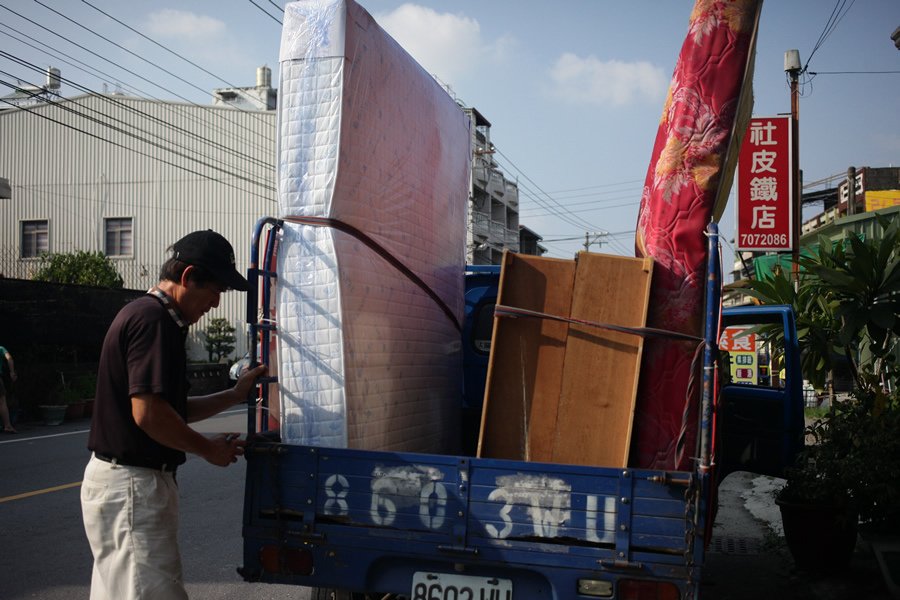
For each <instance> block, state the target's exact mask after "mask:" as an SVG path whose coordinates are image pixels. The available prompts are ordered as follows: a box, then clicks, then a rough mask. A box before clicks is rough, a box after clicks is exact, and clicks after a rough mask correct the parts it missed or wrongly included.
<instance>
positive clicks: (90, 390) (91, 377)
mask: <svg viewBox="0 0 900 600" xmlns="http://www.w3.org/2000/svg"><path fill="white" fill-rule="evenodd" d="M72 389H74V390H76V393H77V395H78V397H79V398H80V399H81V401H82V402H83V403H84V411H83V415H82V416H84V417H90V416H91V415H92V414H93V412H94V396H95V395H96V393H97V376H96V375H95V374H94V373H82V374H81V375H79V376H78V377H76V378H75V380H74V381H73V382H72Z"/></svg>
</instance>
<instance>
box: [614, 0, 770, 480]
mask: <svg viewBox="0 0 900 600" xmlns="http://www.w3.org/2000/svg"><path fill="white" fill-rule="evenodd" d="M761 5H762V2H761V1H760V0H744V1H743V2H733V3H720V2H717V3H709V2H704V1H702V0H698V1H697V2H696V4H695V7H694V10H693V12H692V13H691V18H690V23H689V30H688V34H687V36H686V37H685V40H684V43H683V45H682V48H681V53H680V54H679V57H678V62H677V63H676V65H675V74H674V75H673V77H672V83H671V85H670V87H669V96H668V98H667V99H666V104H665V107H664V109H663V115H662V119H661V121H660V124H659V128H658V130H657V135H656V142H655V145H654V148H653V153H652V156H651V160H650V167H649V169H648V170H647V177H646V180H645V183H644V191H643V195H642V197H641V208H640V212H639V215H638V223H637V228H636V229H637V231H636V240H635V246H636V254H637V256H639V257H652V258H653V259H654V260H655V266H654V272H653V285H652V287H651V291H650V313H649V315H648V318H647V324H648V325H649V326H650V327H656V328H661V329H668V330H671V331H675V332H678V333H685V334H688V335H693V336H698V337H699V336H700V335H702V329H703V308H704V307H703V302H704V284H705V281H706V277H705V274H706V264H707V262H706V261H707V239H706V235H705V229H706V226H707V224H708V223H709V222H710V221H711V220H713V219H716V220H718V218H719V216H720V215H721V213H722V210H723V209H724V206H725V202H726V201H727V198H728V192H729V190H730V186H731V178H732V173H733V170H734V163H735V161H736V160H737V154H738V153H737V148H739V147H740V146H739V144H738V143H737V142H738V139H739V137H740V136H738V135H733V132H743V131H744V130H745V129H746V124H747V119H748V118H749V116H750V108H751V106H752V92H751V89H750V88H751V86H750V83H751V81H752V73H753V53H754V46H755V31H756V25H757V23H758V19H759V9H760V7H761ZM695 349H696V344H694V343H693V342H683V341H678V340H674V339H660V338H653V339H648V340H647V342H646V344H645V347H644V356H643V362H642V368H641V380H640V384H639V391H638V405H637V411H636V413H635V414H636V415H637V417H636V421H635V423H634V437H633V440H634V444H633V448H632V453H631V464H632V466H634V467H643V468H650V469H679V470H692V469H693V468H694V465H695V460H696V459H697V458H698V450H699V449H698V446H697V444H698V436H697V431H698V422H699V419H700V418H701V415H700V410H699V393H698V392H699V390H700V385H699V383H698V382H699V373H697V372H693V365H692V358H693V356H694V353H695ZM704 418H708V415H706V416H704Z"/></svg>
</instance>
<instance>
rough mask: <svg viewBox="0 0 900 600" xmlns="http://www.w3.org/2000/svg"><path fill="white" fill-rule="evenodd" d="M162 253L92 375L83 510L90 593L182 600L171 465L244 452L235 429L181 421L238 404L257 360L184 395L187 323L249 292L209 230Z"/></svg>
mask: <svg viewBox="0 0 900 600" xmlns="http://www.w3.org/2000/svg"><path fill="white" fill-rule="evenodd" d="M169 250H170V251H171V252H172V255H171V257H170V258H169V259H168V260H167V261H166V262H165V263H164V264H163V266H162V268H161V269H160V275H159V283H158V284H157V285H156V286H155V287H153V288H152V289H150V290H149V291H148V292H147V294H146V295H144V296H142V297H140V298H138V299H136V300H133V301H132V302H130V303H128V304H127V305H126V306H125V307H124V308H122V310H120V311H119V313H118V315H116V318H115V319H114V320H113V323H112V325H110V327H109V330H108V331H107V333H106V338H105V339H104V342H103V348H102V351H101V355H100V365H99V369H98V374H97V394H96V400H95V404H94V414H93V420H92V422H91V431H90V435H89V437H88V449H90V450H91V451H92V455H91V458H90V460H89V462H88V464H87V467H86V468H85V473H84V481H83V482H82V484H81V509H82V516H83V518H84V529H85V533H86V534H87V538H88V542H89V543H90V546H91V552H92V553H93V556H94V567H93V572H92V576H91V600H129V599H142V600H148V599H151V598H152V599H156V598H159V599H165V600H178V599H183V598H187V592H186V591H185V588H184V581H183V578H182V567H181V555H180V551H179V548H178V541H177V535H178V493H177V484H176V479H175V471H176V469H177V467H178V466H179V465H181V464H182V463H184V462H185V459H186V453H188V452H190V453H192V454H196V455H198V456H200V457H202V458H204V459H205V460H206V461H207V462H209V463H211V464H213V465H217V466H222V467H224V466H228V465H230V464H231V463H234V462H236V461H237V458H238V456H240V455H241V454H243V448H244V445H245V442H244V441H243V440H241V439H240V438H239V435H238V434H237V433H223V434H219V435H217V436H214V437H206V436H204V435H202V434H200V433H198V432H196V431H194V430H193V429H191V428H190V427H189V426H188V423H192V422H195V421H200V420H202V419H206V418H208V417H211V416H213V415H216V414H218V413H220V412H222V411H223V410H225V409H227V408H230V407H232V406H234V405H236V404H239V403H241V402H244V401H245V400H246V399H247V396H248V394H249V393H250V391H251V389H252V387H253V384H254V381H255V380H256V379H257V378H258V377H260V376H261V375H263V374H264V373H265V370H266V368H265V366H263V365H260V366H258V367H256V368H254V369H250V370H248V371H246V372H245V373H243V374H242V375H241V377H240V378H239V379H238V381H237V383H235V385H234V387H233V388H231V389H229V390H225V391H221V392H217V393H214V394H210V395H208V396H192V397H189V396H188V383H187V354H186V349H185V341H186V339H187V331H188V326H189V325H191V324H193V323H196V322H197V321H198V320H199V319H200V318H201V317H202V316H203V315H204V314H206V313H207V312H208V311H210V310H211V309H213V308H215V307H217V306H218V305H219V300H220V297H221V294H222V293H223V292H225V291H226V290H229V289H232V290H239V291H246V290H247V280H246V279H244V278H243V277H242V276H241V275H240V273H238V272H237V270H236V269H235V266H234V251H233V249H232V247H231V244H230V243H229V242H228V240H226V239H225V238H224V237H222V236H221V235H219V234H218V233H215V232H214V231H212V230H206V231H195V232H193V233H190V234H188V235H186V236H185V237H183V238H181V239H180V240H178V241H177V242H175V244H173V245H172V247H171V248H169Z"/></svg>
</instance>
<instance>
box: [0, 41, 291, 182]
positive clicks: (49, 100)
mask: <svg viewBox="0 0 900 600" xmlns="http://www.w3.org/2000/svg"><path fill="white" fill-rule="evenodd" d="M0 53H2V51H0ZM0 73H2V74H4V75H6V76H9V77H11V76H12V74H10V73H8V72H6V71H3V70H0ZM0 83H2V84H3V85H6V86H8V87H12V88H14V89H15V88H16V87H17V86H14V85H13V84H11V83H8V82H5V81H2V80H0ZM32 87H33V88H34V87H36V86H32ZM23 91H24V92H25V93H27V94H29V96H31V97H32V98H36V99H40V100H41V102H43V103H45V104H48V105H51V106H55V107H58V108H60V109H62V110H64V111H66V112H68V113H71V114H74V115H76V116H80V117H81V118H82V119H85V120H87V121H89V122H92V123H94V124H96V125H100V126H102V127H107V128H109V129H111V130H113V131H115V132H117V133H120V134H122V135H125V136H126V137H131V138H133V139H135V140H137V141H140V142H143V143H145V144H148V145H150V146H154V147H156V148H158V149H160V150H163V151H166V152H169V153H171V154H174V155H176V156H178V157H180V158H183V159H185V160H187V161H190V162H196V163H198V164H200V165H202V166H205V167H207V168H210V169H213V170H215V171H219V172H221V173H224V174H226V175H230V176H232V177H234V178H236V179H240V180H243V181H246V182H248V183H252V184H254V185H257V186H259V187H262V188H263V189H270V190H271V191H274V188H272V187H271V186H270V184H269V183H268V182H266V181H265V180H255V179H250V178H249V177H246V176H244V175H241V174H240V173H235V172H233V171H231V170H229V169H230V167H229V168H223V167H221V166H217V165H215V164H212V163H210V162H207V160H213V161H214V160H216V159H213V158H212V157H209V156H208V155H205V154H198V153H197V152H196V150H194V149H193V148H187V147H185V146H180V147H179V146H175V147H172V146H171V142H169V141H168V140H167V139H165V138H160V136H156V135H154V134H152V133H150V132H148V131H146V130H144V129H141V128H139V127H136V126H135V125H134V124H132V123H129V122H126V121H123V120H122V119H119V118H117V117H114V116H112V115H110V114H108V113H104V112H102V111H99V110H97V109H94V108H91V107H89V106H87V105H85V104H79V103H75V102H71V101H68V100H66V99H64V98H61V97H58V96H57V98H60V99H61V100H62V102H60V101H58V100H54V99H53V97H52V96H50V95H48V94H47V93H38V92H31V91H28V90H23ZM73 106H78V107H80V108H81V109H83V110H85V111H90V112H93V113H98V114H100V115H101V116H102V117H105V118H106V119H110V120H112V121H117V122H119V123H121V124H122V125H124V126H125V127H130V128H132V129H135V130H137V131H140V132H141V133H144V134H147V135H151V136H154V137H157V138H159V139H162V140H163V143H159V142H154V141H153V140H151V139H148V138H146V137H143V136H140V135H137V134H135V133H132V132H130V131H127V130H126V129H123V128H122V127H119V126H117V125H114V124H112V123H110V122H107V121H103V120H102V119H100V118H97V117H93V116H90V115H88V114H86V113H85V112H79V111H78V110H76V109H75V108H73ZM166 144H170V145H166ZM198 155H199V156H202V157H203V158H205V159H207V160H200V159H199V158H197V156H198ZM218 162H219V163H220V164H222V165H225V164H226V163H224V162H222V161H218Z"/></svg>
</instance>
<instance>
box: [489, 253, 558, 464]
mask: <svg viewBox="0 0 900 600" xmlns="http://www.w3.org/2000/svg"><path fill="white" fill-rule="evenodd" d="M574 279H575V262H574V261H570V260H558V259H552V258H539V257H535V256H525V255H519V254H511V253H505V254H504V257H503V267H502V270H501V275H500V291H499V294H498V298H497V302H498V304H503V305H507V306H514V307H517V308H524V309H528V310H534V311H539V312H545V313H549V314H554V315H560V316H568V314H569V307H570V305H571V301H572V284H573V282H574ZM567 331H568V324H566V323H561V322H557V321H548V320H544V319H531V318H515V319H513V318H508V317H504V318H495V319H494V331H493V338H492V342H491V357H490V362H489V365H488V375H487V384H486V389H485V400H484V414H483V416H482V425H481V435H480V438H479V442H478V455H479V456H487V457H492V458H510V459H524V460H536V461H547V460H550V457H551V455H552V444H553V441H554V438H555V435H556V434H555V432H556V410H557V405H558V402H559V393H560V386H561V380H562V372H563V362H564V358H565V350H566V334H567Z"/></svg>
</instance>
